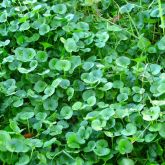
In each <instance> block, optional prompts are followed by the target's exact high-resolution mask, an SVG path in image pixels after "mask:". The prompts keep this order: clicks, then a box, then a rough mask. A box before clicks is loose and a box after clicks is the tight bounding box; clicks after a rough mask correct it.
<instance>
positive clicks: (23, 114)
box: [18, 112, 34, 120]
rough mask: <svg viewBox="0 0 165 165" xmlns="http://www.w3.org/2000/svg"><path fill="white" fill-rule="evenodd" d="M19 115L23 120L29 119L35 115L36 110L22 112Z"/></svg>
mask: <svg viewBox="0 0 165 165" xmlns="http://www.w3.org/2000/svg"><path fill="white" fill-rule="evenodd" d="M18 115H19V118H20V119H21V120H28V119H30V118H32V117H33V116H34V112H20V113H19V114H18Z"/></svg>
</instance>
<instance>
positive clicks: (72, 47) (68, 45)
mask: <svg viewBox="0 0 165 165" xmlns="http://www.w3.org/2000/svg"><path fill="white" fill-rule="evenodd" d="M64 47H65V49H66V51H67V52H76V51H77V44H76V42H75V40H74V39H73V38H68V39H67V40H66V41H65V42H64Z"/></svg>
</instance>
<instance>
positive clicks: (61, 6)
mask: <svg viewBox="0 0 165 165" xmlns="http://www.w3.org/2000/svg"><path fill="white" fill-rule="evenodd" d="M52 10H53V11H54V12H55V13H57V14H65V13H66V11H67V8H66V5H65V4H57V5H54V6H53V7H52Z"/></svg>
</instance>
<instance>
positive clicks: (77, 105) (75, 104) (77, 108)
mask: <svg viewBox="0 0 165 165" xmlns="http://www.w3.org/2000/svg"><path fill="white" fill-rule="evenodd" d="M82 105H83V104H82V102H80V101H77V102H75V103H74V104H73V105H72V109H73V110H76V111H77V110H79V109H81V107H82Z"/></svg>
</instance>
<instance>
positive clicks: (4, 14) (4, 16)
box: [0, 10, 7, 23]
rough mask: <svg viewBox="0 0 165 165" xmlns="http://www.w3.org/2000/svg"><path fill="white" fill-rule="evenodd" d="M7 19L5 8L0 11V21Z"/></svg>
mask: <svg viewBox="0 0 165 165" xmlns="http://www.w3.org/2000/svg"><path fill="white" fill-rule="evenodd" d="M6 21H7V12H6V10H5V11H3V12H2V13H0V23H4V22H6Z"/></svg>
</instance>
